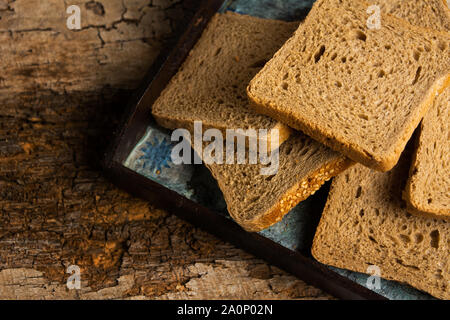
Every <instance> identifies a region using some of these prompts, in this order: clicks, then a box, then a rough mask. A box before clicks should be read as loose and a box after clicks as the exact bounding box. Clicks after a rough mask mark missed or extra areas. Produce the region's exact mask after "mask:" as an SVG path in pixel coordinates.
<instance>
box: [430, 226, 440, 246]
mask: <svg viewBox="0 0 450 320" xmlns="http://www.w3.org/2000/svg"><path fill="white" fill-rule="evenodd" d="M430 237H431V241H430V246H431V247H433V248H435V249H438V248H439V238H440V236H439V230H433V231H431V233H430Z"/></svg>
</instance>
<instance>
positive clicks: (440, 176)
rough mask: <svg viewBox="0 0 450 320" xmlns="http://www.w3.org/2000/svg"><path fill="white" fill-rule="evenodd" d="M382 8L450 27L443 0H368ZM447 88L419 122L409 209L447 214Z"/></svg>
mask: <svg viewBox="0 0 450 320" xmlns="http://www.w3.org/2000/svg"><path fill="white" fill-rule="evenodd" d="M372 2H374V3H378V4H380V5H381V8H382V10H386V12H388V13H390V14H393V15H395V16H397V17H400V18H402V19H405V20H407V21H408V22H409V23H411V24H414V25H417V26H423V27H428V28H433V29H436V30H442V31H449V30H450V10H449V8H448V7H447V3H446V1H443V0H423V1H416V0H372ZM449 105H450V89H449V88H447V89H446V90H445V91H444V93H442V94H441V95H440V96H439V97H438V98H436V101H435V102H434V104H433V106H432V107H431V108H430V110H429V111H428V112H427V114H426V115H425V117H424V119H423V120H422V123H421V125H420V133H419V135H418V138H417V142H416V144H417V148H416V153H415V155H414V160H413V164H412V166H411V169H410V176H409V180H408V183H407V184H406V188H405V193H404V194H403V196H404V199H405V201H406V203H407V206H408V207H407V209H408V211H409V212H410V213H415V214H425V215H427V216H438V217H441V218H444V219H449V218H450V175H449V172H450V164H449V155H450V129H449Z"/></svg>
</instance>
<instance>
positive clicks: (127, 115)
mask: <svg viewBox="0 0 450 320" xmlns="http://www.w3.org/2000/svg"><path fill="white" fill-rule="evenodd" d="M227 2H229V0H204V1H202V3H201V5H200V7H199V9H198V10H197V12H196V13H195V15H194V17H193V19H192V20H191V22H190V23H189V25H188V26H187V28H186V31H185V32H184V33H183V35H182V36H181V37H180V38H179V40H178V42H177V43H176V45H175V46H174V47H172V48H165V49H163V51H162V52H161V54H160V55H159V57H158V58H157V59H156V61H155V63H154V64H153V66H152V67H151V68H150V70H149V71H148V73H147V75H146V76H145V77H144V80H143V81H142V84H141V85H140V87H139V89H137V90H136V91H135V93H134V94H133V96H132V97H131V98H130V100H129V103H128V105H127V107H126V108H125V110H124V113H123V116H122V119H121V121H120V124H119V126H118V129H117V130H116V132H114V133H113V139H112V140H111V143H110V145H109V147H108V148H107V151H106V152H105V155H104V158H103V161H102V167H103V170H104V171H105V174H106V176H107V178H109V179H110V180H111V181H112V182H113V183H114V184H116V185H117V186H119V187H120V188H122V189H124V190H126V191H127V192H129V193H131V194H133V195H135V196H138V197H140V198H143V199H145V200H155V199H156V198H157V200H158V201H157V206H158V207H160V208H162V209H165V210H167V211H169V212H170V213H174V214H175V215H177V216H178V217H180V218H182V219H183V220H186V221H188V222H189V223H192V224H193V225H195V226H197V227H199V228H201V229H203V230H205V231H207V232H209V233H211V234H213V235H215V236H217V237H218V238H220V239H222V240H224V241H226V242H229V243H231V244H233V245H236V246H237V247H238V248H241V249H243V250H245V251H247V252H249V253H251V254H253V255H255V256H257V257H259V258H262V259H263V260H265V261H267V262H269V263H271V264H273V265H275V266H277V267H279V268H281V269H283V270H285V271H287V272H289V273H291V274H293V275H294V276H296V277H298V278H299V279H301V280H303V281H305V282H306V283H309V284H311V285H314V286H316V287H318V288H320V289H322V290H324V291H326V292H328V293H330V294H331V295H333V296H335V297H337V298H341V299H349V300H388V299H387V298H386V297H384V296H382V295H380V294H378V293H376V292H374V291H371V290H369V289H367V288H365V287H363V286H361V285H359V284H358V283H356V282H354V281H352V280H350V279H348V278H346V277H344V276H341V275H339V274H338V273H336V272H334V271H332V270H330V269H329V268H327V267H326V266H325V265H322V264H320V263H319V262H317V261H316V260H315V259H313V258H312V257H307V256H305V255H303V254H301V253H300V252H296V251H293V250H291V249H288V248H286V247H283V246H281V245H280V244H278V243H276V242H274V241H272V240H270V239H268V238H265V237H263V236H261V235H259V234H257V233H249V232H246V231H245V230H243V229H242V228H241V227H240V226H239V225H238V224H237V223H235V222H234V221H232V220H230V219H227V218H225V217H223V216H222V215H220V214H219V213H216V212H214V211H213V210H211V209H208V208H206V207H204V206H202V205H200V204H198V203H195V202H193V201H191V200H189V199H187V198H185V197H183V196H182V195H180V194H178V193H176V192H174V191H172V190H170V189H168V188H166V187H164V186H162V185H160V184H158V183H157V182H155V181H152V180H150V179H148V178H146V177H144V176H142V175H140V174H138V173H136V172H135V171H133V170H131V169H129V168H127V167H125V166H124V165H123V162H124V161H125V159H126V158H127V157H128V155H129V154H130V152H131V150H132V149H133V148H134V146H135V145H136V144H137V143H138V141H139V140H140V139H141V138H142V137H143V135H144V134H145V132H146V130H147V127H148V124H149V121H150V120H151V119H152V116H151V108H149V107H148V106H151V105H152V104H153V102H154V101H155V100H156V98H157V97H158V96H159V94H160V93H161V92H162V90H163V89H164V88H165V86H166V85H167V83H168V82H169V80H170V79H171V78H172V77H173V76H174V75H175V73H176V72H177V71H178V68H179V67H180V66H181V64H182V63H183V62H184V60H185V58H186V57H187V55H188V54H189V52H190V50H191V49H192V47H193V46H194V45H195V43H196V42H197V40H198V39H199V38H200V36H201V34H202V32H203V30H204V29H205V27H206V25H207V23H208V22H209V20H210V19H211V17H212V16H213V15H214V14H215V13H216V12H218V11H219V9H220V8H221V7H222V6H223V5H225V3H227Z"/></svg>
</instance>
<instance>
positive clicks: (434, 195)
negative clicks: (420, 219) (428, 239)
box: [403, 88, 450, 220]
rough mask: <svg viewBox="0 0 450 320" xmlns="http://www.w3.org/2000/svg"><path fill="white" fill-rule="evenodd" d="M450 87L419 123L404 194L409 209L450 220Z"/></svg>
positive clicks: (413, 211)
mask: <svg viewBox="0 0 450 320" xmlns="http://www.w3.org/2000/svg"><path fill="white" fill-rule="evenodd" d="M449 108H450V88H447V89H446V90H445V91H444V92H443V93H442V94H440V95H439V97H438V98H437V99H436V101H435V103H434V105H433V107H431V109H430V110H429V111H428V112H427V114H426V115H425V118H424V119H423V121H422V123H421V126H420V133H419V138H418V139H417V142H416V144H417V148H416V152H415V154H414V158H413V162H412V165H411V169H410V175H409V180H408V183H407V184H406V188H405V192H404V194H403V196H404V199H405V200H406V203H407V206H408V208H407V209H408V211H409V212H411V213H416V214H424V215H427V216H437V217H440V218H443V219H447V220H448V219H450V128H449V123H450V117H449Z"/></svg>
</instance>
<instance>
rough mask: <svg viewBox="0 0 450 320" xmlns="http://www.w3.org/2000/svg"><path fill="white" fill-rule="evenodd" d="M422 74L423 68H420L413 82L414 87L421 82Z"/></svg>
mask: <svg viewBox="0 0 450 320" xmlns="http://www.w3.org/2000/svg"><path fill="white" fill-rule="evenodd" d="M421 72H422V67H418V68H417V71H416V76H415V77H414V80H413V82H412V85H415V84H416V83H417V81H419V78H420V73H421Z"/></svg>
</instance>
